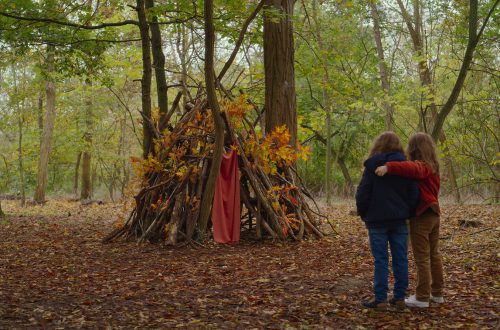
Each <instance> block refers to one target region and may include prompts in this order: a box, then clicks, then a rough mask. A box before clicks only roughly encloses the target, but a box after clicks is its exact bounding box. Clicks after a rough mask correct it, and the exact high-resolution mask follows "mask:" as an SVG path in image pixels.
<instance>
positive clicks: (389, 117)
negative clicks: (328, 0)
mask: <svg viewBox="0 0 500 330" xmlns="http://www.w3.org/2000/svg"><path fill="white" fill-rule="evenodd" d="M368 4H369V5H370V12H371V16H372V20H373V36H374V39H375V44H376V46H377V55H378V68H379V73H380V83H381V85H382V90H383V91H384V100H383V106H384V109H385V127H386V129H387V130H388V131H393V130H394V125H393V121H394V106H393V105H392V103H391V102H390V101H389V93H390V89H391V86H390V83H389V78H388V74H387V64H386V63H385V58H384V48H383V45H382V33H381V30H380V16H379V14H378V9H377V5H376V3H375V1H368Z"/></svg>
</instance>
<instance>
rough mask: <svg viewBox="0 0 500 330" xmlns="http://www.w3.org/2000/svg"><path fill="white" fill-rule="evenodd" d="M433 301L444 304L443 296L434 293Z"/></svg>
mask: <svg viewBox="0 0 500 330" xmlns="http://www.w3.org/2000/svg"><path fill="white" fill-rule="evenodd" d="M431 301H432V302H433V303H436V304H444V298H443V297H434V296H433V295H431Z"/></svg>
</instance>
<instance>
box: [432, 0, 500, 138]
mask: <svg viewBox="0 0 500 330" xmlns="http://www.w3.org/2000/svg"><path fill="white" fill-rule="evenodd" d="M498 3H499V1H498V0H497V1H495V3H494V4H493V7H492V8H491V9H490V11H489V13H488V15H487V16H486V18H485V20H484V22H483V25H482V26H481V30H480V31H479V33H478V32H477V7H478V1H477V0H471V1H469V4H470V5H469V40H468V42H467V48H466V50H465V54H464V59H463V61H462V66H461V67H460V72H459V73H458V77H457V80H456V81H455V85H454V86H453V89H452V91H451V94H450V96H449V97H448V100H446V103H445V104H444V105H443V107H442V108H441V110H440V111H439V113H438V114H437V115H436V117H435V120H434V126H433V128H432V137H433V138H434V139H435V140H436V139H437V138H438V137H439V132H440V131H441V129H442V128H443V124H444V121H445V119H446V117H447V116H448V115H449V113H450V112H451V110H452V109H453V107H454V106H455V103H457V99H458V96H459V95H460V91H461V90H462V87H463V85H464V82H465V78H466V77H467V72H468V70H469V67H470V65H471V63H472V59H473V55H474V50H475V49H476V46H477V44H478V42H479V39H480V38H481V35H482V33H483V31H484V28H485V27H486V24H487V23H488V20H489V18H490V17H491V15H492V14H493V12H494V11H495V9H496V7H497V6H498Z"/></svg>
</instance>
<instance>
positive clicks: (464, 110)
mask: <svg viewBox="0 0 500 330" xmlns="http://www.w3.org/2000/svg"><path fill="white" fill-rule="evenodd" d="M257 3H258V1H256V0H255V1H245V2H242V1H235V0H217V1H215V7H216V15H215V27H216V33H217V43H216V46H217V47H216V50H217V53H216V59H217V61H216V72H219V71H220V69H221V68H222V65H223V64H224V63H225V61H226V60H227V59H228V57H229V54H230V53H231V51H232V50H233V47H234V44H235V42H236V40H237V38H238V36H239V33H240V30H241V27H242V25H243V22H244V21H245V20H246V19H247V17H248V15H249V13H250V12H252V11H253V10H254V8H255V6H256V5H257ZM493 3H494V0H488V1H485V2H482V3H481V4H480V8H479V17H480V22H479V23H480V24H479V25H480V26H481V22H482V20H483V19H484V17H485V16H486V15H487V13H488V11H489V9H490V8H491V7H492V5H493ZM421 4H422V17H423V31H424V33H425V42H426V44H425V53H424V54H422V55H420V56H416V55H415V54H416V53H415V51H414V49H413V45H412V41H411V39H410V37H409V35H408V34H407V33H406V32H407V31H406V26H405V25H404V24H401V14H400V11H399V10H395V8H396V7H395V6H393V5H392V4H391V3H389V2H387V1H378V2H377V6H378V8H379V14H380V19H381V29H382V41H383V47H384V55H385V62H386V64H387V70H388V75H389V77H390V78H389V80H390V91H389V94H388V95H386V94H385V93H384V91H383V90H382V88H381V85H380V75H379V68H378V57H377V52H376V48H375V42H374V36H373V22H372V20H371V18H370V10H369V8H368V6H367V4H366V3H365V2H355V1H333V2H331V1H330V2H326V1H317V0H316V1H313V0H310V1H297V2H296V4H295V15H294V17H292V18H290V19H292V20H293V23H294V37H295V75H296V89H297V111H298V115H299V116H298V121H299V140H300V141H301V142H302V141H306V142H305V144H306V145H309V146H310V147H311V148H312V154H311V156H310V158H309V159H308V160H307V161H305V162H304V161H302V162H301V161H299V170H300V173H301V174H302V176H303V177H304V179H305V181H306V183H307V185H308V186H310V187H311V188H313V189H314V190H315V191H317V192H320V191H323V190H324V189H325V187H324V182H325V180H324V177H325V168H326V164H325V162H326V145H325V143H326V135H327V127H326V119H327V113H328V114H329V115H330V116H331V120H332V127H331V132H332V142H331V152H332V162H333V164H332V165H333V166H332V173H331V174H332V178H333V180H332V185H333V186H334V189H335V190H336V191H337V192H341V191H344V190H345V189H344V186H346V185H347V184H348V182H347V180H348V177H346V176H344V174H343V172H342V171H341V170H340V168H339V165H338V163H337V161H338V159H339V158H341V159H343V160H344V161H345V163H346V164H347V167H348V171H349V175H350V177H351V179H352V181H353V183H354V184H355V183H356V182H357V180H358V179H359V175H360V173H361V169H362V163H363V160H364V159H365V158H366V155H367V152H368V148H369V146H370V144H371V142H372V140H373V138H374V137H375V136H377V135H378V134H379V133H380V132H381V131H383V130H385V121H384V118H385V110H384V106H385V105H386V104H390V105H392V106H393V108H394V110H395V113H394V127H395V130H396V132H397V133H398V135H399V136H400V137H401V139H402V140H403V142H404V143H406V141H407V140H408V138H409V136H410V135H411V134H412V133H413V132H416V131H418V130H422V129H423V127H422V125H421V124H420V120H419V118H420V117H421V113H422V112H425V111H427V112H428V111H429V107H430V105H431V103H432V101H433V100H434V102H435V103H436V104H437V105H438V108H439V106H440V105H442V104H444V102H445V101H446V99H447V97H448V95H449V94H450V91H451V88H452V87H453V85H454V82H455V79H456V75H457V71H458V69H459V68H460V65H461V61H462V58H461V57H462V55H463V52H464V50H465V46H466V44H467V38H468V35H467V32H468V31H467V29H468V25H467V24H468V23H467V15H468V4H467V2H463V1H461V2H460V1H459V2H456V1H455V2H453V3H448V2H442V1H421ZM202 10H203V1H202V0H196V1H190V0H177V1H173V0H167V1H155V7H154V8H152V9H150V10H148V11H147V16H148V18H149V19H151V18H152V17H153V16H157V17H158V20H159V21H160V22H161V23H162V24H161V25H160V29H161V33H162V40H163V45H164V53H165V56H166V73H167V84H168V85H175V84H178V82H179V81H180V80H181V72H182V71H183V69H184V70H185V71H186V74H187V75H188V77H187V84H188V89H189V91H190V93H191V95H197V94H198V92H199V91H200V89H198V86H201V85H202V82H203V67H204V63H203V58H202V55H201V54H203V42H204V39H203V21H202V19H201V17H202V16H201V15H202ZM409 11H410V14H412V10H411V8H409ZM0 12H4V13H10V14H12V15H15V16H21V17H25V18H29V19H30V20H19V19H15V18H9V17H5V16H3V15H0V26H1V30H0V55H1V56H0V88H1V89H0V140H1V141H2V143H0V193H16V192H18V191H19V189H20V188H19V187H20V175H19V169H18V167H19V164H18V163H19V162H18V158H19V150H18V139H19V133H20V132H22V134H23V137H22V143H21V144H22V145H21V154H22V158H23V161H24V171H25V179H26V184H27V188H28V191H31V190H33V188H34V185H35V181H36V177H35V175H36V167H37V159H38V146H39V139H40V131H39V128H38V119H39V110H38V109H39V107H38V100H39V97H40V95H42V101H43V106H42V112H43V109H44V104H45V101H44V99H43V95H44V83H45V81H46V80H49V79H50V80H52V81H54V82H55V83H56V91H57V102H56V107H57V109H56V113H57V117H56V127H55V133H54V143H53V150H52V153H51V159H50V175H49V190H50V191H51V192H61V191H62V192H71V191H72V187H73V180H74V174H75V163H76V159H77V156H78V154H79V153H80V152H81V151H82V150H89V151H91V153H92V155H93V160H92V173H93V176H94V177H95V182H96V186H100V187H101V188H100V189H101V190H102V191H101V193H104V191H105V190H106V191H107V192H106V193H110V191H112V190H124V189H125V187H126V185H127V182H128V180H129V174H128V172H129V165H128V158H129V156H131V155H137V154H140V150H139V149H140V142H139V141H140V140H141V134H142V132H141V130H140V129H139V128H140V126H141V121H142V118H141V115H140V113H139V112H138V111H137V109H139V108H140V104H141V96H140V82H139V81H138V80H139V79H141V75H142V62H141V61H142V59H141V49H140V42H132V41H129V42H120V43H110V42H108V41H112V40H117V41H118V40H121V41H124V40H131V39H137V38H139V31H138V29H137V26H135V25H123V26H119V27H111V28H104V29H96V30H86V29H82V28H75V27H74V26H68V25H71V24H81V25H93V26H95V25H98V24H102V23H109V22H120V21H123V20H125V19H127V20H130V19H131V20H135V19H137V18H136V13H135V11H134V10H133V9H132V8H131V7H129V6H127V3H126V2H124V1H119V0H108V1H105V2H97V3H96V2H88V1H69V0H57V1H56V0H50V1H34V0H15V1H7V0H0ZM264 14H267V15H271V16H273V17H274V18H275V19H279V18H280V17H279V15H276V13H275V12H273V11H272V10H269V9H265V10H264V11H263V12H261V13H260V15H259V16H258V18H257V19H256V20H254V21H253V22H252V23H251V24H250V26H249V28H248V32H247V34H246V36H245V40H244V41H243V45H242V48H241V50H240V52H239V54H238V56H237V57H236V59H235V62H234V63H233V65H232V67H231V68H230V70H229V71H228V72H227V74H226V76H225V77H224V79H223V81H222V84H223V85H224V86H226V88H231V87H232V88H233V89H232V92H233V93H234V94H238V93H239V91H240V90H241V91H243V92H244V93H245V94H246V95H248V97H249V98H250V99H251V100H252V101H253V102H254V103H255V104H256V106H257V108H258V109H262V106H263V99H264V94H265V91H264V90H263V88H264V67H263V47H262V33H263V15H264ZM498 15H499V14H498V10H497V11H496V12H495V13H493V16H492V18H491V19H490V22H489V23H488V26H487V27H486V29H485V31H484V35H483V37H482V39H481V42H480V44H479V45H478V48H477V51H476V55H475V59H474V64H473V65H472V67H471V70H470V73H469V76H468V78H467V80H466V82H465V87H464V90H463V92H462V94H461V96H460V98H459V100H458V103H457V105H456V107H455V108H454V110H453V111H452V113H451V114H450V116H449V117H448V118H447V121H446V123H445V125H444V131H445V134H446V135H447V142H446V144H443V145H441V146H440V153H441V158H444V156H451V157H452V158H453V160H454V162H455V168H456V172H457V174H458V184H459V186H463V187H464V189H465V190H470V191H473V192H475V193H481V194H485V196H487V195H488V194H489V193H485V191H492V190H494V189H496V188H495V183H496V184H497V182H498V177H499V152H500V149H499V147H498V146H499V136H498V133H497V132H499V131H500V127H499V121H498V120H497V119H498V116H499V114H498V107H497V103H498V86H499V80H498V74H497V73H498V64H499V63H498V55H497V54H498V52H499V49H498V44H497V43H495V40H496V38H497V34H498V33H497V31H498V24H499V22H500V20H498ZM37 19H42V20H52V21H58V22H59V23H60V24H52V23H47V21H37ZM169 22H170V23H169ZM66 23H67V25H64V24H66ZM166 23H169V24H166ZM183 47H186V48H185V49H183ZM48 48H51V49H52V50H53V52H54V55H55V68H56V72H54V73H51V74H50V75H49V74H48V73H47V71H46V65H45V59H44V58H45V56H46V53H47V50H48ZM181 54H184V57H185V63H184V68H183V67H182V65H181V64H182V63H181V59H180V58H181ZM419 61H424V62H425V63H426V64H427V65H428V67H429V69H430V72H431V75H432V85H431V86H432V88H430V87H428V86H425V87H422V85H421V82H420V77H419V72H418V66H417V64H418V62H419ZM13 70H15V72H16V74H17V76H16V79H14V71H13ZM14 80H16V83H14ZM85 81H90V82H91V83H92V88H91V89H87V90H86V89H85V88H84V87H83V86H84V85H85ZM153 86H154V82H153ZM177 91H178V90H177V89H175V88H170V89H169V91H168V96H169V103H171V102H172V100H173V99H174V98H175V96H176V94H177ZM154 93H155V91H154V88H153V94H154ZM154 96H155V95H153V97H152V99H153V100H156V98H155V97H154ZM89 100H91V102H92V110H93V111H92V113H93V115H92V119H91V122H92V125H91V126H92V128H91V132H90V133H91V134H92V143H91V144H90V145H89V144H85V143H84V141H83V134H84V133H85V125H86V123H85V106H86V102H87V101H89ZM185 101H188V100H183V101H182V102H181V103H182V104H184V102H185ZM170 105H171V104H169V106H170ZM154 106H157V105H156V104H154ZM42 115H43V113H42ZM180 116H181V113H180V112H175V113H174V115H173V117H172V120H173V121H176V120H178V118H180ZM247 117H248V118H249V120H252V121H254V120H256V119H257V112H256V111H254V110H253V109H252V110H250V112H249V113H248V114H247ZM19 121H21V126H22V127H21V131H20V130H19ZM255 130H256V131H257V133H260V132H262V131H263V128H262V127H260V125H259V124H257V127H256V128H255ZM445 147H447V149H446V148H445ZM445 150H447V151H446V153H447V154H445ZM443 176H444V180H443V185H444V189H443V190H444V191H445V192H447V191H449V182H448V181H447V175H446V173H443ZM95 189H96V190H99V188H98V187H96V188H95ZM111 194H112V193H111ZM489 195H491V194H489ZM489 195H488V196H489Z"/></svg>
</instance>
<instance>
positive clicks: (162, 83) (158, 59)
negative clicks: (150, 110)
mask: <svg viewBox="0 0 500 330" xmlns="http://www.w3.org/2000/svg"><path fill="white" fill-rule="evenodd" d="M153 7H154V0H146V9H151V8H153ZM149 29H150V30H151V50H152V53H153V67H154V69H155V77H156V94H157V96H158V107H159V108H160V122H161V118H162V117H163V116H165V115H166V114H167V112H168V96H167V79H166V77H165V55H164V54H163V45H162V42H161V32H160V25H159V24H158V17H157V16H156V15H153V16H152V17H151V24H150V25H149ZM165 124H166V123H165Z"/></svg>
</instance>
